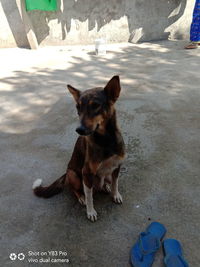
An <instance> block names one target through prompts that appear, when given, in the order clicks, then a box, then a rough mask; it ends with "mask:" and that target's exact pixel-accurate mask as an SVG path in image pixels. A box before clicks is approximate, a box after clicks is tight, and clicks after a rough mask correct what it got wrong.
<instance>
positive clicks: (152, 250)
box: [138, 232, 161, 260]
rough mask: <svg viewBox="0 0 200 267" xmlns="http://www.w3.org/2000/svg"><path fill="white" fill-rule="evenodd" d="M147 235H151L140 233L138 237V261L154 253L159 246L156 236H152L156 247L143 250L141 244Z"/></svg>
mask: <svg viewBox="0 0 200 267" xmlns="http://www.w3.org/2000/svg"><path fill="white" fill-rule="evenodd" d="M148 234H151V233H146V232H142V233H141V234H140V235H139V247H140V251H139V254H140V255H138V256H139V257H140V260H143V257H144V256H146V255H148V254H151V253H154V252H156V251H157V250H158V249H159V248H160V246H161V243H160V240H159V239H158V238H157V237H156V236H154V237H153V238H155V242H156V246H155V247H153V248H152V249H148V250H145V249H144V244H143V237H144V236H146V235H148Z"/></svg>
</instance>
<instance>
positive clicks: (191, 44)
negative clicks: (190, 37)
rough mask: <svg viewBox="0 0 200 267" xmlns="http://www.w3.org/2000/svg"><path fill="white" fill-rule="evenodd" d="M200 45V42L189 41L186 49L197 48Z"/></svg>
mask: <svg viewBox="0 0 200 267" xmlns="http://www.w3.org/2000/svg"><path fill="white" fill-rule="evenodd" d="M199 45H200V43H193V42H191V43H189V44H188V45H186V46H185V49H196V48H198V46H199Z"/></svg>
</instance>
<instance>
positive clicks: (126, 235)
mask: <svg viewBox="0 0 200 267" xmlns="http://www.w3.org/2000/svg"><path fill="white" fill-rule="evenodd" d="M182 46H183V43H179V42H160V43H152V44H148V43H146V44H142V45H123V46H119V47H118V46H115V47H114V48H113V47H110V48H109V49H110V51H109V52H108V54H107V55H106V56H105V57H97V56H95V55H92V54H91V51H88V50H87V49H85V50H82V51H79V52H77V51H78V50H73V49H72V50H71V51H70V50H67V48H62V49H58V48H54V49H57V50H56V52H55V50H54V49H53V48H52V50H51V49H46V50H44V49H43V50H42V53H41V54H40V51H41V50H40V51H37V52H32V51H29V52H24V53H25V55H24V58H23V57H22V58H21V60H22V61H27V59H28V58H29V66H24V67H22V68H21V70H19V69H17V66H16V67H15V68H14V67H13V70H12V75H7V76H5V77H3V78H2V80H1V90H0V101H1V105H0V108H1V113H0V114H1V115H0V117H1V122H2V123H1V126H0V136H1V139H0V145H1V154H0V162H1V174H0V198H1V212H0V217H1V222H2V223H1V243H2V246H1V247H2V249H1V253H2V257H1V260H2V263H3V266H10V264H11V262H10V260H9V257H8V255H9V253H11V252H17V253H19V252H24V253H25V254H26V259H25V261H24V262H19V261H15V262H12V265H13V266H20V267H21V266H43V265H42V264H39V263H32V264H31V263H28V261H27V259H28V258H30V257H28V256H27V254H28V251H40V252H41V251H48V250H62V251H67V252H68V256H69V259H70V262H71V265H70V266H73V267H78V266H87V267H94V266H104V267H110V266H113V267H125V266H129V263H128V260H129V251H130V248H131V246H132V244H133V243H134V242H135V240H136V239H137V236H138V233H139V232H140V231H142V230H144V229H145V227H146V226H147V225H148V223H149V222H151V221H154V220H156V221H160V222H162V223H164V224H165V225H166V227H167V229H168V233H167V237H169V238H177V239H179V240H180V241H181V242H182V244H183V246H184V250H185V254H186V257H187V259H188V260H189V263H190V265H191V266H194V267H195V266H196V267H198V265H199V261H200V258H199V253H198V251H197V248H198V244H199V242H198V240H199V234H198V229H199V221H200V217H199V203H200V202H199V200H200V195H199V147H200V142H199V134H200V120H199V112H200V100H199V99H200V98H199V97H200V91H199V70H198V69H199V54H198V52H197V51H184V50H182ZM77 49H78V48H77ZM5 51H7V52H8V51H9V53H8V60H10V61H12V51H11V50H5ZM17 51H18V50H16V52H15V53H18V52H17ZM44 51H45V53H44ZM27 53H30V56H29V54H27ZM41 55H43V57H42V56H41ZM36 56H37V60H36V59H35V57H36ZM9 57H10V58H9ZM33 59H34V60H36V61H34V63H31V62H32V61H31V60H33ZM115 74H120V77H121V83H122V88H123V90H122V94H121V98H120V100H119V102H118V104H117V110H118V118H119V124H120V125H121V129H122V132H123V135H124V139H125V143H126V147H127V160H126V162H125V164H124V167H123V169H122V172H121V175H120V191H121V193H122V195H123V197H124V203H123V205H122V206H118V205H115V204H114V203H112V202H111V199H110V197H109V196H107V195H102V194H99V195H96V197H95V206H96V210H97V211H98V214H99V220H98V221H97V222H96V223H94V224H93V223H90V222H89V221H87V219H86V216H85V209H84V208H82V207H81V206H80V205H79V204H78V203H77V201H76V200H75V199H74V197H73V196H72V195H71V193H70V192H68V190H66V193H65V194H61V195H58V196H56V197H54V198H52V199H49V200H43V199H38V198H36V197H35V196H34V195H33V194H32V191H31V186H32V183H33V181H34V180H35V179H36V178H43V180H44V183H45V184H48V183H50V182H51V181H53V180H54V179H55V178H57V177H58V176H60V175H62V174H63V173H64V171H65V168H66V165H67V162H68V160H69V158H70V155H71V152H72V149H73V146H74V142H75V139H76V137H77V136H76V133H75V131H74V129H75V127H76V123H77V115H76V112H75V106H74V103H73V101H72V98H71V97H70V96H69V94H68V93H67V90H66V87H65V85H66V84H67V83H70V84H72V85H73V86H75V87H77V88H80V89H82V90H84V89H87V88H90V87H93V86H103V85H104V84H105V83H106V82H107V80H109V79H110V78H111V77H112V76H113V75H115ZM197 235H198V236H197ZM33 258H37V259H39V257H37V256H35V257H33ZM23 264H24V265H23ZM43 264H44V263H43ZM44 266H54V264H53V263H52V264H50V263H48V264H46V265H45V264H44ZM56 266H64V264H59V263H57V264H56ZM154 266H155V267H158V266H163V263H162V253H161V252H159V253H158V255H157V257H156V262H155V264H154Z"/></svg>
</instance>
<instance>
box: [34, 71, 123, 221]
mask: <svg viewBox="0 0 200 267" xmlns="http://www.w3.org/2000/svg"><path fill="white" fill-rule="evenodd" d="M68 90H69V91H70V93H71V94H72V95H73V97H74V100H75V101H76V107H77V111H78V115H79V118H80V126H79V127H78V128H77V129H76V131H77V133H78V134H79V135H80V136H79V137H78V139H77V141H76V144H75V147H74V151H73V154H72V157H71V160H70V162H69V164H68V167H67V171H66V173H65V174H64V175H63V176H62V177H60V178H59V179H58V180H56V181H55V182H54V183H53V184H51V185H50V186H48V187H42V186H41V182H42V180H40V179H38V180H36V181H35V183H34V184H33V190H34V193H35V194H36V195H37V196H39V197H44V198H49V197H51V196H53V195H55V194H58V193H59V192H61V191H62V190H63V189H64V187H65V186H67V185H69V186H70V187H71V188H72V190H73V192H74V193H75V195H76V197H77V198H78V200H79V202H80V203H81V204H83V205H85V204H86V208H87V217H88V219H89V220H91V221H96V220H97V213H96V211H95V209H94V206H93V191H96V190H104V191H107V192H111V195H112V197H113V200H114V202H116V203H119V204H120V203H122V196H121V195H120V193H119V191H118V174H119V171H120V166H121V163H122V161H123V159H124V157H125V148H124V141H123V138H122V135H121V133H120V130H119V129H118V126H117V121H116V112H115V108H114V103H115V102H116V100H117V98H118V97H119V94H120V90H121V87H120V80H119V76H114V77H113V78H112V79H111V80H110V81H109V82H108V83H107V85H106V86H105V88H94V89H90V90H86V91H84V92H81V91H79V90H77V89H75V88H73V87H72V86H71V85H68ZM109 184H111V189H110V186H109Z"/></svg>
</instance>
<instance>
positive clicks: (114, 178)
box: [111, 166, 122, 204]
mask: <svg viewBox="0 0 200 267" xmlns="http://www.w3.org/2000/svg"><path fill="white" fill-rule="evenodd" d="M119 171H120V166H119V167H118V168H117V169H115V170H114V171H113V173H112V187H111V195H112V197H113V200H114V202H115V203H117V204H122V196H121V194H120V193H119V190H118V176H119Z"/></svg>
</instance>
